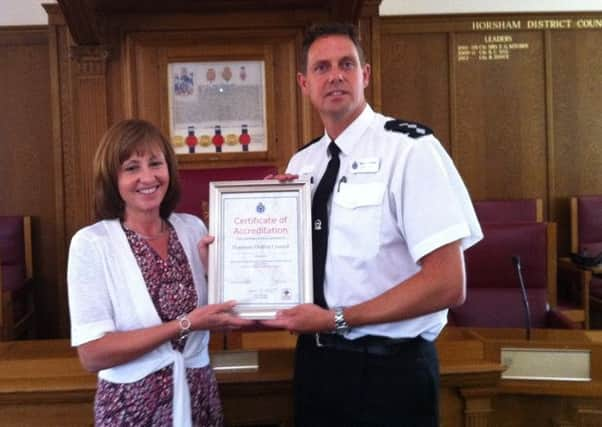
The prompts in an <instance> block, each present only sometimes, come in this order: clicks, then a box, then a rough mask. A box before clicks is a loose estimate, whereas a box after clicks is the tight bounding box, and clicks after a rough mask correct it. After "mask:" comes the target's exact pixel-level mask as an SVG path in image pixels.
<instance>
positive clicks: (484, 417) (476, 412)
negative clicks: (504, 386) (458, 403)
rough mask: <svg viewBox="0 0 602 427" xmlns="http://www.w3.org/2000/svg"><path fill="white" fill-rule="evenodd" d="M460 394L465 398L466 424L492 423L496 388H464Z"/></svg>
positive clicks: (477, 426)
mask: <svg viewBox="0 0 602 427" xmlns="http://www.w3.org/2000/svg"><path fill="white" fill-rule="evenodd" d="M460 394H461V395H462V397H463V398H464V426H465V427H488V426H490V425H492V421H491V414H492V413H493V405H492V403H493V396H494V395H495V389H487V388H462V389H460Z"/></svg>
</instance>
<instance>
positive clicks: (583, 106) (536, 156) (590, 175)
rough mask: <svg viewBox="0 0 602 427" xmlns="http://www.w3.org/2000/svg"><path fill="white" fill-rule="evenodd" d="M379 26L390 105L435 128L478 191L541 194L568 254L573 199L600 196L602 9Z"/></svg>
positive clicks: (389, 21)
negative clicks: (597, 11)
mask: <svg viewBox="0 0 602 427" xmlns="http://www.w3.org/2000/svg"><path fill="white" fill-rule="evenodd" d="M380 28H381V31H380V39H381V46H382V47H381V49H382V52H383V53H382V55H381V62H382V73H381V75H382V81H383V83H382V89H381V94H382V98H383V111H384V112H385V113H388V114H391V115H396V116H401V117H403V118H404V119H409V120H412V119H414V120H417V121H422V122H424V123H425V124H427V125H430V126H431V127H433V128H434V130H435V132H436V135H438V136H439V138H440V139H441V140H442V142H443V144H444V145H445V146H446V148H447V149H448V150H449V151H450V152H451V155H452V157H453V158H454V160H455V162H456V164H457V166H458V168H459V170H460V173H461V174H462V175H463V177H464V179H465V181H466V183H467V185H468V187H469V190H470V192H471V195H472V197H473V198H474V199H496V198H532V197H539V198H542V199H543V200H544V207H545V209H546V219H547V220H550V221H556V222H558V223H559V240H558V249H559V254H561V255H562V254H566V253H567V252H568V250H569V241H568V240H569V239H568V229H569V227H568V210H569V209H568V197H569V196H572V195H575V194H600V193H602V181H601V180H600V179H598V177H599V171H600V169H601V166H602V148H601V147H602V146H601V145H600V144H599V141H600V139H601V138H602V126H601V121H602V115H600V111H601V110H602V97H600V96H598V93H599V89H600V87H602V77H601V76H602V60H601V59H600V58H602V55H600V50H601V49H602V47H601V46H602V15H601V14H600V13H596V12H593V13H551V14H545V13H531V14H500V15H454V16H418V17H385V18H381V22H380ZM446 38H447V40H446ZM446 49H447V55H446V54H445V50H446ZM490 54H491V55H490ZM479 55H481V56H480V57H479ZM496 56H497V57H496ZM429 57H430V59H429ZM441 76H444V77H441ZM437 78H439V80H437ZM442 78H443V81H442V82H441V79H442ZM403 79H406V81H405V82H403V81H402V80H403ZM408 79H409V80H408ZM400 81H402V82H400ZM439 82H440V83H439ZM446 90H447V93H448V94H449V95H448V96H447V95H446ZM446 97H447V100H446ZM413 99H417V100H419V101H418V104H416V103H412V102H410V101H409V100H413ZM420 102H422V104H420ZM445 132H447V134H446V133H445Z"/></svg>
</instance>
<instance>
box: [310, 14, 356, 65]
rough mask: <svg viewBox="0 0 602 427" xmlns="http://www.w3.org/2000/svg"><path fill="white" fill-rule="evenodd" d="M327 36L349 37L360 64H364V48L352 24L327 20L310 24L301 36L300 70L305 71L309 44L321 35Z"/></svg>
mask: <svg viewBox="0 0 602 427" xmlns="http://www.w3.org/2000/svg"><path fill="white" fill-rule="evenodd" d="M327 36H345V37H349V39H350V40H351V41H352V42H353V44H354V45H355V48H356V50H357V55H358V57H359V59H360V63H361V64H362V65H364V64H365V61H366V60H365V57H364V50H363V49H362V45H361V44H360V40H359V36H358V33H357V29H356V27H355V26H354V25H352V24H348V23H343V22H328V23H320V24H313V25H312V26H310V27H309V28H308V29H307V31H306V33H305V37H304V38H303V44H302V45H301V72H302V73H306V72H307V54H308V52H309V48H310V47H311V45H312V44H313V43H314V42H315V41H316V40H318V39H319V38H322V37H327Z"/></svg>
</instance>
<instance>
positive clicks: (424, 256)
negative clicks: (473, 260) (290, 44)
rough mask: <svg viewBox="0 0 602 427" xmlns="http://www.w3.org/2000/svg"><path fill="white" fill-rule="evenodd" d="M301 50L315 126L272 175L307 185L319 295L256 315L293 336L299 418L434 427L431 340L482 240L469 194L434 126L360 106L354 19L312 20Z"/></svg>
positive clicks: (360, 59) (458, 300)
mask: <svg viewBox="0 0 602 427" xmlns="http://www.w3.org/2000/svg"><path fill="white" fill-rule="evenodd" d="M302 55H303V61H302V71H301V72H300V73H298V75H297V80H298V83H299V86H300V87H301V91H302V92H303V94H304V95H305V96H308V97H309V99H310V101H311V103H312V104H313V106H314V107H315V108H316V109H317V111H318V113H319V115H320V117H321V119H322V122H323V125H324V128H325V131H324V135H323V136H321V137H320V138H318V139H316V140H315V141H313V142H312V143H310V144H308V145H307V146H305V147H304V148H303V149H301V150H300V151H299V152H298V153H297V154H296V155H295V156H293V158H292V159H291V160H290V163H289V165H288V169H287V173H286V174H283V175H279V176H276V178H278V179H280V180H283V181H285V180H290V179H294V178H296V177H299V176H300V177H305V178H307V179H309V180H311V181H312V183H313V184H312V197H313V202H312V216H313V218H312V220H313V228H314V231H313V240H314V301H315V303H314V304H303V305H299V306H297V307H294V308H292V309H288V310H283V311H281V312H279V313H278V315H277V318H276V319H274V320H270V321H265V322H264V323H265V324H266V325H269V326H273V327H280V328H285V329H288V330H290V331H292V332H295V333H299V334H300V336H299V339H298V343H297V350H296V363H295V421H296V425H297V426H321V425H324V426H372V425H373V426H383V425H385V426H388V425H391V426H437V425H438V389H439V370H438V359H437V353H436V349H435V346H434V343H433V342H434V340H435V339H436V338H437V336H438V335H439V333H440V332H441V330H442V329H443V327H444V326H445V323H446V317H447V307H450V306H455V305H459V304H462V303H463V301H464V298H465V277H464V261H463V255H462V252H463V250H464V249H466V248H468V247H470V246H471V245H473V244H474V243H476V242H477V241H478V240H480V239H481V238H482V234H481V230H480V227H479V225H478V222H477V220H476V216H475V214H474V211H473V208H472V204H471V202H470V198H469V196H468V192H467V191H466V188H465V186H464V184H463V182H462V180H461V178H460V176H459V175H458V172H457V170H456V168H455V167H454V165H453V163H452V161H451V159H450V158H449V156H448V155H447V153H446V152H445V150H444V149H443V148H442V147H441V145H440V143H439V142H438V141H437V139H436V138H435V137H434V136H433V134H432V132H431V130H430V129H428V128H426V127H424V126H420V125H418V124H415V123H407V122H403V121H399V120H393V119H391V118H387V117H385V116H383V115H381V114H378V113H376V112H374V111H373V110H372V109H371V108H370V106H369V105H367V103H366V101H365V98H364V89H365V88H366V87H367V86H368V82H369V78H370V65H369V64H366V63H365V61H364V56H363V53H362V49H361V47H360V45H359V42H358V38H357V35H356V33H355V30H354V28H353V27H352V26H350V25H346V24H322V25H320V26H313V27H312V28H310V30H309V31H308V33H307V35H306V37H305V40H304V43H303V52H302ZM328 180H329V181H330V183H329V184H326V183H325V181H328ZM322 187H330V188H329V189H327V190H324V188H322ZM331 192H332V193H331ZM321 203H324V205H325V207H323V208H320V206H317V205H320V204H321ZM321 210H322V211H323V212H324V213H322V214H321V213H320V211H321ZM316 244H317V246H316ZM316 254H317V255H316ZM320 254H321V255H320ZM320 257H323V258H324V260H323V261H321V260H320ZM322 264H323V266H322Z"/></svg>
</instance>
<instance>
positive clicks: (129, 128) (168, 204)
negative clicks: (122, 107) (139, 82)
mask: <svg viewBox="0 0 602 427" xmlns="http://www.w3.org/2000/svg"><path fill="white" fill-rule="evenodd" d="M157 146H158V147H159V148H160V149H161V151H162V152H163V155H164V156H165V161H166V162H167V167H168V170H169V187H168V189H167V192H166V194H165V197H164V198H163V201H162V202H161V207H160V215H161V217H162V218H164V219H167V217H169V215H170V214H171V213H172V212H173V210H174V209H175V207H176V205H177V203H178V201H179V200H180V180H179V177H178V164H177V160H176V154H175V153H174V151H173V148H172V146H171V144H170V143H169V141H168V140H167V138H165V136H163V134H162V133H161V131H160V130H159V129H157V127H156V126H154V125H153V124H152V123H149V122H147V121H145V120H139V119H127V120H122V121H120V122H118V123H115V124H114V125H113V126H111V127H110V128H109V130H107V132H106V133H105V134H104V135H103V137H102V139H101V140H100V145H99V146H98V148H97V150H96V154H95V155H94V212H95V214H96V218H97V219H99V220H101V219H115V218H120V219H123V215H124V211H125V204H124V201H123V199H122V198H121V195H120V194H119V188H118V185H117V175H118V172H119V168H120V167H121V165H122V164H123V162H124V161H126V160H127V159H129V158H130V156H131V155H132V154H133V153H135V152H137V153H143V152H146V150H152V149H153V148H155V147H157Z"/></svg>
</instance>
